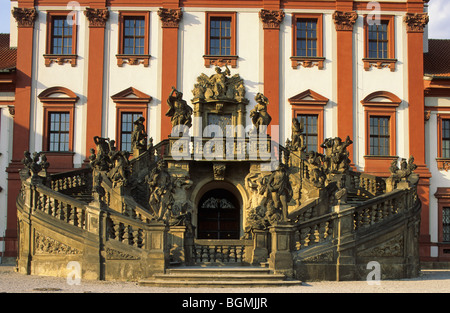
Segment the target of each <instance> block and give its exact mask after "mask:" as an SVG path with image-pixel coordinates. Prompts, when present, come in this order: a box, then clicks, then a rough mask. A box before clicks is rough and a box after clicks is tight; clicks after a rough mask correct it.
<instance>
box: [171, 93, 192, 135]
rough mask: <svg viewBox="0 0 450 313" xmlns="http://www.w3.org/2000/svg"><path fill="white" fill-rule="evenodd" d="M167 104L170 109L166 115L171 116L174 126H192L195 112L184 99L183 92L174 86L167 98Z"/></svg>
mask: <svg viewBox="0 0 450 313" xmlns="http://www.w3.org/2000/svg"><path fill="white" fill-rule="evenodd" d="M167 104H168V105H169V110H168V111H167V113H166V116H169V117H170V121H171V123H172V127H175V126H178V125H184V126H187V127H189V128H190V127H191V126H192V113H193V112H194V111H193V110H192V108H191V107H190V106H189V105H188V104H187V103H186V101H185V100H183V93H182V92H179V91H178V90H176V89H175V87H172V93H171V94H170V96H169V98H168V99H167Z"/></svg>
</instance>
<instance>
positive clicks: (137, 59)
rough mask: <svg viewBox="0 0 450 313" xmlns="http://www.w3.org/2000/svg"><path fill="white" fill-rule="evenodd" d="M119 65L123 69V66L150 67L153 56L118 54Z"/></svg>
mask: <svg viewBox="0 0 450 313" xmlns="http://www.w3.org/2000/svg"><path fill="white" fill-rule="evenodd" d="M116 57H117V65H118V66H119V67H122V66H123V64H129V65H140V64H143V65H144V67H148V66H149V65H150V58H151V55H149V54H116Z"/></svg>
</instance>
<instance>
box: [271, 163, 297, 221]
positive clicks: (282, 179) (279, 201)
mask: <svg viewBox="0 0 450 313" xmlns="http://www.w3.org/2000/svg"><path fill="white" fill-rule="evenodd" d="M268 188H269V191H270V192H271V194H272V201H273V203H274V206H275V208H277V209H281V211H282V212H283V220H284V221H288V217H287V216H288V202H289V201H290V200H291V198H292V187H291V184H290V182H289V175H288V173H287V171H286V168H285V166H284V165H283V164H281V163H280V165H279V166H278V168H277V169H276V170H275V171H274V172H273V173H272V175H271V176H270V178H269V181H268Z"/></svg>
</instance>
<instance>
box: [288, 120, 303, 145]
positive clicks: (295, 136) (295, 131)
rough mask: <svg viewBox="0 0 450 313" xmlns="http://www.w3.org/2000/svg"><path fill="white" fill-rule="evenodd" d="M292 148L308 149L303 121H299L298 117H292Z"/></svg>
mask: <svg viewBox="0 0 450 313" xmlns="http://www.w3.org/2000/svg"><path fill="white" fill-rule="evenodd" d="M291 148H292V150H294V151H297V150H301V151H304V150H305V149H306V145H305V136H304V135H303V121H299V120H298V119H297V118H295V117H294V118H293V119H292V142H291Z"/></svg>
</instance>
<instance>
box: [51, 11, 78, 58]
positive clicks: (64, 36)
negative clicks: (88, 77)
mask: <svg viewBox="0 0 450 313" xmlns="http://www.w3.org/2000/svg"><path fill="white" fill-rule="evenodd" d="M72 31H73V28H72V26H71V25H69V23H68V21H67V17H66V16H55V17H53V23H52V39H51V43H52V48H51V53H52V54H72V39H73V38H72Z"/></svg>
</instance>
